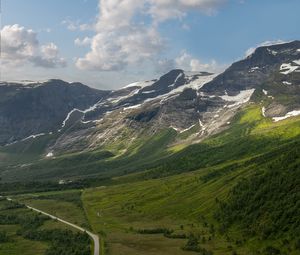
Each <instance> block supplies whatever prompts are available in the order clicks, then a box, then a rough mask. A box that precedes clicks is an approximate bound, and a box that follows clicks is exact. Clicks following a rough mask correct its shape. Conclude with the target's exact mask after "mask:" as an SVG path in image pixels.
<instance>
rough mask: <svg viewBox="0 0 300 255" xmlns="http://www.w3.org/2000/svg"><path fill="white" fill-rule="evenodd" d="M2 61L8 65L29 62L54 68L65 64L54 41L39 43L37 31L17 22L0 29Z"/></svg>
mask: <svg viewBox="0 0 300 255" xmlns="http://www.w3.org/2000/svg"><path fill="white" fill-rule="evenodd" d="M1 36H2V63H4V64H6V65H8V66H18V65H24V64H26V63H28V62H29V63H31V64H33V65H35V66H40V67H45V68H54V67H59V66H62V67H63V66H65V65H66V61H65V59H63V58H61V57H60V56H59V50H58V47H57V46H56V45H55V44H54V43H49V44H46V45H40V43H39V41H38V39H37V33H35V32H34V31H33V30H31V29H26V28H24V27H21V26H20V25H18V24H15V25H8V26H5V27H3V29H2V30H1Z"/></svg>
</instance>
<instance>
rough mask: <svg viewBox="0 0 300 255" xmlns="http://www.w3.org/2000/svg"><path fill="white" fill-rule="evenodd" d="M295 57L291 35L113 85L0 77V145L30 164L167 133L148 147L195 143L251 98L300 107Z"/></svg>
mask: <svg viewBox="0 0 300 255" xmlns="http://www.w3.org/2000/svg"><path fill="white" fill-rule="evenodd" d="M299 59H300V42H299V41H294V42H290V43H284V44H279V45H271V46H264V47H260V48H257V49H256V50H255V52H254V53H253V54H251V55H250V56H248V57H246V58H245V59H243V60H241V61H238V62H236V63H234V64H232V65H231V66H230V67H229V68H228V69H227V70H225V71H224V72H223V73H221V74H219V75H217V74H211V73H207V72H197V73H195V72H194V73H191V72H185V71H183V70H172V71H170V72H169V73H167V74H165V75H163V76H162V77H160V78H159V79H155V80H151V81H144V82H136V83H133V84H129V85H127V86H125V87H123V88H121V89H119V90H116V91H101V90H96V89H92V88H89V87H87V86H85V85H82V84H80V83H66V82H63V81H59V80H50V81H47V82H44V83H33V84H27V85H26V84H25V85H24V84H12V83H3V84H2V85H1V86H0V90H1V91H2V92H1V95H3V96H2V97H1V105H0V119H1V140H0V142H1V143H2V145H6V146H4V147H2V151H3V153H4V154H5V155H6V156H7V155H11V152H12V154H18V155H20V149H18V148H23V149H22V155H26V154H30V160H28V162H27V161H26V163H30V167H29V168H31V164H33V166H35V164H37V165H39V164H41V162H43V161H45V160H46V162H48V160H49V158H53V160H54V162H56V161H55V159H56V158H60V157H62V156H64V155H70V156H72V153H75V154H76V153H79V154H80V153H88V154H90V153H93V151H101V152H105V153H106V152H109V153H110V154H111V156H113V157H114V158H117V159H118V158H130V157H131V156H130V155H131V154H132V151H140V150H143V147H144V146H148V145H147V144H149V143H152V142H153V139H154V140H155V139H156V137H157V136H160V135H161V134H165V136H166V137H164V138H161V139H163V140H162V141H164V142H163V145H162V144H161V146H163V147H161V148H158V147H155V148H153V149H155V150H157V151H155V150H154V151H152V154H153V155H155V154H156V153H158V155H160V156H162V155H169V154H170V151H169V150H168V148H172V147H176V146H177V147H178V148H180V147H185V146H188V145H190V144H195V143H199V142H201V141H203V140H205V139H207V138H208V137H211V136H212V135H216V134H218V133H220V132H223V131H225V130H226V129H228V128H230V127H231V123H232V121H233V120H234V118H235V116H236V114H237V113H239V112H240V110H241V109H243V108H244V107H245V106H247V105H249V104H256V105H259V107H261V114H262V115H263V116H264V117H265V118H273V121H279V120H282V119H286V118H288V117H292V116H296V115H298V114H299V113H300V62H299ZM166 130H168V131H167V133H164V132H166ZM164 139H166V140H164ZM41 141H42V142H41ZM36 144H37V145H36ZM33 148H35V149H34V153H33ZM37 148H38V149H37ZM7 151H9V153H7ZM33 154H34V157H33V158H32V157H31V156H32V155H33ZM107 155H109V154H107ZM153 155H152V157H154V156H153ZM160 156H159V157H160ZM24 157H25V158H26V156H24ZM144 157H146V158H147V157H150V155H145V156H144ZM8 158H9V156H8ZM32 159H34V160H39V161H37V162H31V161H32ZM101 159H102V157H101V156H100V158H99V160H100V161H101ZM134 160H135V159H131V161H130V162H131V164H134ZM18 162H19V161H18ZM20 162H22V160H21V161H20ZM23 163H24V162H23ZM90 163H92V162H90ZM3 164H4V163H3ZM10 164H11V163H10ZM12 164H13V163H12ZM126 164H127V163H126ZM16 166H18V165H16ZM36 167H38V166H36ZM56 167H57V174H55V175H58V176H60V175H61V176H65V175H66V176H68V175H69V174H71V175H72V176H73V175H76V173H71V172H72V171H73V170H70V172H69V171H67V170H66V167H65V166H64V167H59V164H58V165H56ZM103 167H104V166H103ZM124 167H125V166H124ZM46 168H47V167H46ZM46 168H45V169H46ZM73 168H74V167H72V169H73ZM106 168H107V169H106ZM110 168H111V166H109V167H106V166H105V167H104V168H103V169H102V168H101V167H100V168H99V171H96V170H93V171H92V170H89V171H86V174H87V175H89V174H88V172H93V173H95V172H99V173H101V172H102V171H104V170H107V171H108V170H109V169H110ZM133 168H135V167H133ZM59 169H61V170H59ZM63 169H65V170H63ZM116 169H117V167H116V168H115V170H116ZM116 171H117V170H116ZM83 172H84V171H83ZM81 174H82V172H81ZM83 175H84V173H83ZM51 176H52V174H51Z"/></svg>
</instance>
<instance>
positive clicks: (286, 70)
mask: <svg viewBox="0 0 300 255" xmlns="http://www.w3.org/2000/svg"><path fill="white" fill-rule="evenodd" d="M298 67H299V66H292V65H291V63H287V64H286V63H284V64H282V65H281V66H280V71H281V72H280V73H281V74H284V75H287V74H290V73H292V72H294V71H296V70H297V69H298Z"/></svg>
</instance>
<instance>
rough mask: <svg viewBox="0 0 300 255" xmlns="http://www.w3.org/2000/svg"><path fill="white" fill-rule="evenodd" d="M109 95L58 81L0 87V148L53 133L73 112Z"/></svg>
mask: <svg viewBox="0 0 300 255" xmlns="http://www.w3.org/2000/svg"><path fill="white" fill-rule="evenodd" d="M108 94H109V91H99V90H95V89H91V88H89V87H87V86H85V85H83V84H80V83H66V82H63V81H60V80H50V81H47V82H44V83H33V84H17V83H2V84H0V144H2V145H3V144H7V143H12V142H14V141H17V140H22V139H24V138H26V137H28V136H31V135H36V134H41V133H49V132H55V131H57V130H58V129H59V127H60V126H61V125H62V122H63V120H64V119H65V118H66V116H67V114H68V112H70V111H71V110H72V109H74V108H78V109H82V110H84V109H86V108H88V107H89V106H90V105H91V104H95V103H96V102H98V101H99V100H100V99H101V98H103V97H106V96H107V95H108Z"/></svg>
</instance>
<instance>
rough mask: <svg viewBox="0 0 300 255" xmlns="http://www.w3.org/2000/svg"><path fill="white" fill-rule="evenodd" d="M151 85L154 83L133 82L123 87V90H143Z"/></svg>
mask: <svg viewBox="0 0 300 255" xmlns="http://www.w3.org/2000/svg"><path fill="white" fill-rule="evenodd" d="M153 83H154V81H137V82H133V83H130V84H128V85H126V86H125V87H123V89H126V88H130V87H140V88H145V87H148V86H150V85H152V84H153Z"/></svg>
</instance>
